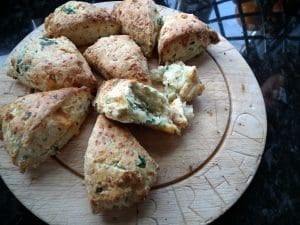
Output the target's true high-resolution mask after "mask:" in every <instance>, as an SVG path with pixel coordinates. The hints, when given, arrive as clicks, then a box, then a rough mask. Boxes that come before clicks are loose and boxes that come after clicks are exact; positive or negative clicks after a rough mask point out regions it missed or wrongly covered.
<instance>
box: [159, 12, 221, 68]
mask: <svg viewBox="0 0 300 225" xmlns="http://www.w3.org/2000/svg"><path fill="white" fill-rule="evenodd" d="M217 42H219V37H218V34H217V33H216V32H215V31H213V30H211V29H209V28H208V27H207V25H206V24H205V23H203V22H202V21H200V20H199V19H198V18H197V17H196V16H194V15H193V14H187V13H179V12H178V13H173V14H171V15H169V16H168V17H166V18H165V20H164V25H163V26H162V28H161V30H160V34H159V38H158V54H159V62H160V63H166V62H175V61H178V60H181V61H186V60H188V59H191V58H193V57H194V56H196V55H198V54H200V53H201V52H202V51H203V49H205V48H206V47H207V46H208V45H209V44H216V43H217Z"/></svg>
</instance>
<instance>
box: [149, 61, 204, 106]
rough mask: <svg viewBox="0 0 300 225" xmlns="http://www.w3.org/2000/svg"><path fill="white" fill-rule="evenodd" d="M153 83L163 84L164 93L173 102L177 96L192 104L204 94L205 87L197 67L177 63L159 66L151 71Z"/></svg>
mask: <svg viewBox="0 0 300 225" xmlns="http://www.w3.org/2000/svg"><path fill="white" fill-rule="evenodd" d="M151 80H152V81H153V83H155V82H157V83H162V84H163V86H164V92H165V94H166V96H167V98H168V99H169V102H172V101H173V100H174V99H175V98H176V97H177V96H180V97H181V99H182V100H183V101H187V102H190V101H192V100H193V99H194V98H195V97H197V96H199V95H201V94H202V92H203V91H204V89H205V86H204V85H203V84H202V83H201V82H200V80H199V78H198V74H197V69H196V67H195V66H187V65H185V64H184V63H183V62H176V63H173V64H169V65H166V66H159V67H158V68H156V69H153V70H151Z"/></svg>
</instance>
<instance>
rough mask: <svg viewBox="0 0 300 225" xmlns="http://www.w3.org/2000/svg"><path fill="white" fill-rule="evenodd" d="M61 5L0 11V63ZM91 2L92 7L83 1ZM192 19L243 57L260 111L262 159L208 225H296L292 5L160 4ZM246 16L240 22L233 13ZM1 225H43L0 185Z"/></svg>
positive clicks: (24, 3) (8, 6)
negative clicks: (264, 127) (257, 90)
mask: <svg viewBox="0 0 300 225" xmlns="http://www.w3.org/2000/svg"><path fill="white" fill-rule="evenodd" d="M63 2H65V1H62V0H52V1H46V0H36V1H33V0H18V1H16V0H12V1H6V3H1V8H0V12H1V13H0V15H1V20H0V30H1V32H0V59H1V60H0V63H1V62H2V61H3V60H4V59H5V58H6V55H7V54H8V53H9V52H10V51H11V49H12V48H13V47H14V46H15V45H16V44H17V43H18V42H19V41H20V40H22V38H23V37H24V36H25V35H26V34H27V33H29V32H30V31H31V30H32V29H33V28H34V27H36V26H38V25H39V24H41V23H42V22H43V19H44V17H45V16H47V15H48V14H49V13H50V12H51V11H53V9H54V8H56V7H57V6H58V5H60V4H62V3H63ZM90 2H93V1H90ZM156 2H157V3H159V4H163V5H167V6H169V7H172V8H177V9H180V10H182V11H185V12H189V13H194V14H195V15H197V16H198V17H199V18H201V19H202V20H204V21H205V22H207V23H209V26H210V27H212V28H214V29H216V30H217V31H218V32H220V33H221V34H222V35H223V36H225V37H226V38H227V39H228V40H229V41H230V42H231V43H232V44H233V45H234V46H235V47H236V48H237V49H238V50H239V51H240V53H241V54H242V55H243V56H244V58H245V59H246V61H247V62H248V63H249V65H250V67H251V68H252V70H253V72H254V73H255V76H256V78H257V80H258V82H259V84H260V86H261V89H262V92H263V95H264V98H265V103H266V109H267V117H268V136H267V143H266V147H265V152H264V155H263V158H262V161H261V164H260V166H259V169H258V171H257V174H256V176H255V177H254V179H253V181H252V183H251V184H250V186H249V188H248V189H247V191H246V192H245V193H244V195H243V196H242V197H241V198H240V199H239V200H238V202H237V203H236V204H235V205H234V206H233V207H232V208H231V209H230V210H228V211H227V212H226V213H225V214H224V215H223V216H221V217H220V218H219V219H218V220H216V221H215V222H213V223H212V224H213V225H223V224H231V225H240V224H243V225H248V224H249V225H252V224H256V225H273V224H278V225H285V224H287V225H294V224H300V113H299V112H300V9H299V3H300V2H299V1H298V0H294V1H291V0H285V1H283V0H282V1H278V0H270V1H263V0H260V1H259V0H256V1H238V0H235V1H230V0H221V1H212V0H211V1H205V0H185V1H184V0H182V1H174V0H164V1H162V0H159V1H156ZM241 11H242V12H243V14H245V13H246V16H241V17H240V16H237V15H240V14H241V13H240V12H241ZM0 191H1V196H0V224H3V225H6V224H7V225H16V224H18V225H22V224H36V225H40V224H45V223H43V222H42V221H40V220H39V219H38V218H36V217H35V216H34V215H32V214H31V213H30V212H29V211H28V210H27V209H26V208H25V207H24V206H22V205H21V204H20V203H19V202H18V200H16V199H15V197H14V196H13V195H12V194H11V192H10V191H9V190H8V189H7V187H6V186H5V184H4V183H3V181H2V180H0Z"/></svg>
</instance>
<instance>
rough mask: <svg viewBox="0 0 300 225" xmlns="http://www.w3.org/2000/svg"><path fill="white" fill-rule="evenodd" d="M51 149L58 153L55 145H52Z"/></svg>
mask: <svg viewBox="0 0 300 225" xmlns="http://www.w3.org/2000/svg"><path fill="white" fill-rule="evenodd" d="M51 149H52V150H54V151H55V152H58V151H59V147H58V145H57V144H54V145H52V146H51Z"/></svg>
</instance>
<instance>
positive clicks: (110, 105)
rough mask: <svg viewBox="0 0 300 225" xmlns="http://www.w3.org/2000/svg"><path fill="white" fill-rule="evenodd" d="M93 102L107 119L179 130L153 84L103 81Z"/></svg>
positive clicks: (171, 130)
mask: <svg viewBox="0 0 300 225" xmlns="http://www.w3.org/2000/svg"><path fill="white" fill-rule="evenodd" d="M94 105H95V107H96V109H97V111H98V112H99V113H104V114H105V116H106V117H108V118H110V119H113V120H117V121H120V122H122V123H136V124H142V125H145V126H148V127H151V128H154V129H158V130H162V131H165V132H168V133H177V134H180V129H178V127H177V126H176V125H175V124H174V123H173V121H172V118H171V112H170V107H169V104H168V99H167V98H166V97H165V96H164V95H163V94H162V93H161V92H159V91H158V90H156V89H155V88H153V87H151V86H149V85H144V84H143V83H140V82H137V81H136V80H128V79H112V80H108V81H105V82H104V83H103V84H102V85H101V87H100V88H99V90H98V93H97V96H96V99H95V101H94Z"/></svg>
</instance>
